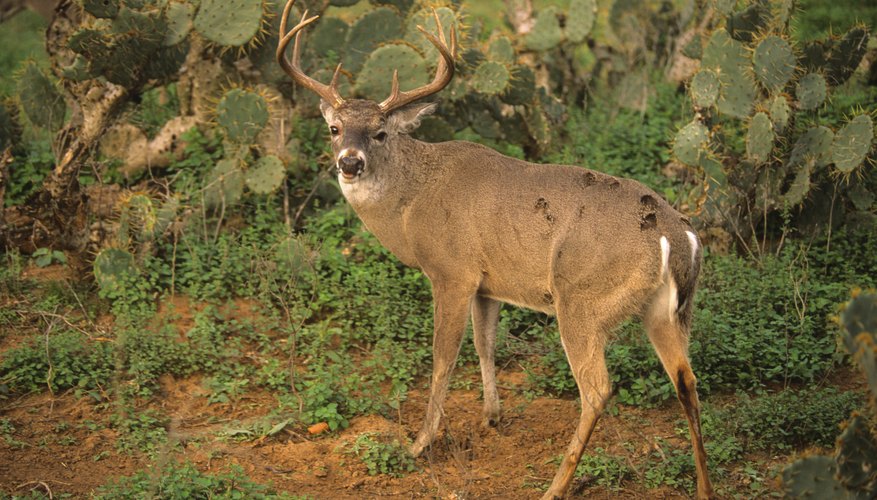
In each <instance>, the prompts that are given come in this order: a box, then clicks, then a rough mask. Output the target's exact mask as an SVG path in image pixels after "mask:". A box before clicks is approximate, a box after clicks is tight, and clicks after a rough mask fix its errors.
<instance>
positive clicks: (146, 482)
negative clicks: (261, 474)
mask: <svg viewBox="0 0 877 500" xmlns="http://www.w3.org/2000/svg"><path fill="white" fill-rule="evenodd" d="M144 497H150V498H234V499H243V498H252V499H254V500H296V499H303V498H304V497H301V496H294V495H290V494H288V493H275V492H274V491H273V490H271V489H270V488H268V487H266V486H263V485H260V484H258V483H255V482H253V481H252V480H251V479H250V478H248V477H247V476H246V474H244V471H243V469H241V467H240V466H237V465H232V466H231V467H229V468H228V470H227V471H223V472H220V473H218V474H206V473H204V472H201V471H199V470H198V468H197V467H195V465H193V464H192V463H189V462H185V463H183V464H177V463H168V464H166V465H164V466H163V467H160V468H158V467H156V468H153V469H151V470H144V471H140V472H138V473H137V474H134V475H133V476H130V477H124V478H121V479H118V480H116V481H113V482H110V483H108V484H107V485H105V486H103V487H101V488H100V490H99V491H98V493H97V495H96V496H95V498H98V499H101V500H127V499H135V498H144Z"/></svg>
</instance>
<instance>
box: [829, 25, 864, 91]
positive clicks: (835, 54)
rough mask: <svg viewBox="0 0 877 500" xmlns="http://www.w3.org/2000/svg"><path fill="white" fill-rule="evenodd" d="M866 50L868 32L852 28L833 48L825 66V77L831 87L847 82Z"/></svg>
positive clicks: (862, 28)
mask: <svg viewBox="0 0 877 500" xmlns="http://www.w3.org/2000/svg"><path fill="white" fill-rule="evenodd" d="M867 50H868V30H866V29H865V28H864V27H860V26H857V27H854V28H852V29H851V30H849V31H848V32H847V33H846V34H845V35H844V36H843V38H841V39H840V41H839V42H838V43H837V44H836V45H835V46H834V48H833V49H832V51H831V55H830V56H829V58H828V61H827V64H826V68H825V69H826V76H828V81H829V82H831V84H832V85H840V84H842V83H843V82H845V81H847V80H848V79H849V77H850V76H852V74H853V72H854V71H856V68H858V67H859V63H861V62H862V57H864V55H865V52H866V51H867Z"/></svg>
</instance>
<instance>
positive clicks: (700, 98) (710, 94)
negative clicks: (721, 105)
mask: <svg viewBox="0 0 877 500" xmlns="http://www.w3.org/2000/svg"><path fill="white" fill-rule="evenodd" d="M690 91H691V100H692V101H694V105H695V106H698V107H701V108H708V107H710V106H712V105H713V104H715V103H716V99H717V98H718V97H719V77H718V76H716V74H715V73H713V72H712V71H710V70H708V69H704V70H701V71H698V72H697V74H696V75H694V78H692V79H691V88H690Z"/></svg>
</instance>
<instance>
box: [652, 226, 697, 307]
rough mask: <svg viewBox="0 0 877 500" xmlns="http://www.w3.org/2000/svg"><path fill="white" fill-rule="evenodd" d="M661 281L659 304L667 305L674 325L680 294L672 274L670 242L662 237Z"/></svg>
mask: <svg viewBox="0 0 877 500" xmlns="http://www.w3.org/2000/svg"><path fill="white" fill-rule="evenodd" d="M689 234H690V233H689ZM661 281H663V285H662V286H661V288H660V289H659V291H658V302H661V303H663V304H664V305H665V307H666V309H665V310H666V311H667V317H668V318H669V319H670V322H671V323H672V322H674V321H676V310H677V309H678V308H679V293H678V289H677V287H676V281H674V280H673V274H672V273H671V272H670V241H668V240H667V237H666V236H661ZM658 310H660V309H658Z"/></svg>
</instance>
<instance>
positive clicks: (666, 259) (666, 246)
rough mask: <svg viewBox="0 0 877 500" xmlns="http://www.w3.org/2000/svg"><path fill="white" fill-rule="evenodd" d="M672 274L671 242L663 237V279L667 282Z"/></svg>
mask: <svg viewBox="0 0 877 500" xmlns="http://www.w3.org/2000/svg"><path fill="white" fill-rule="evenodd" d="M669 274H670V242H669V241H667V237H666V236H661V279H662V280H664V281H666V278H667V276H668V275H669Z"/></svg>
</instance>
